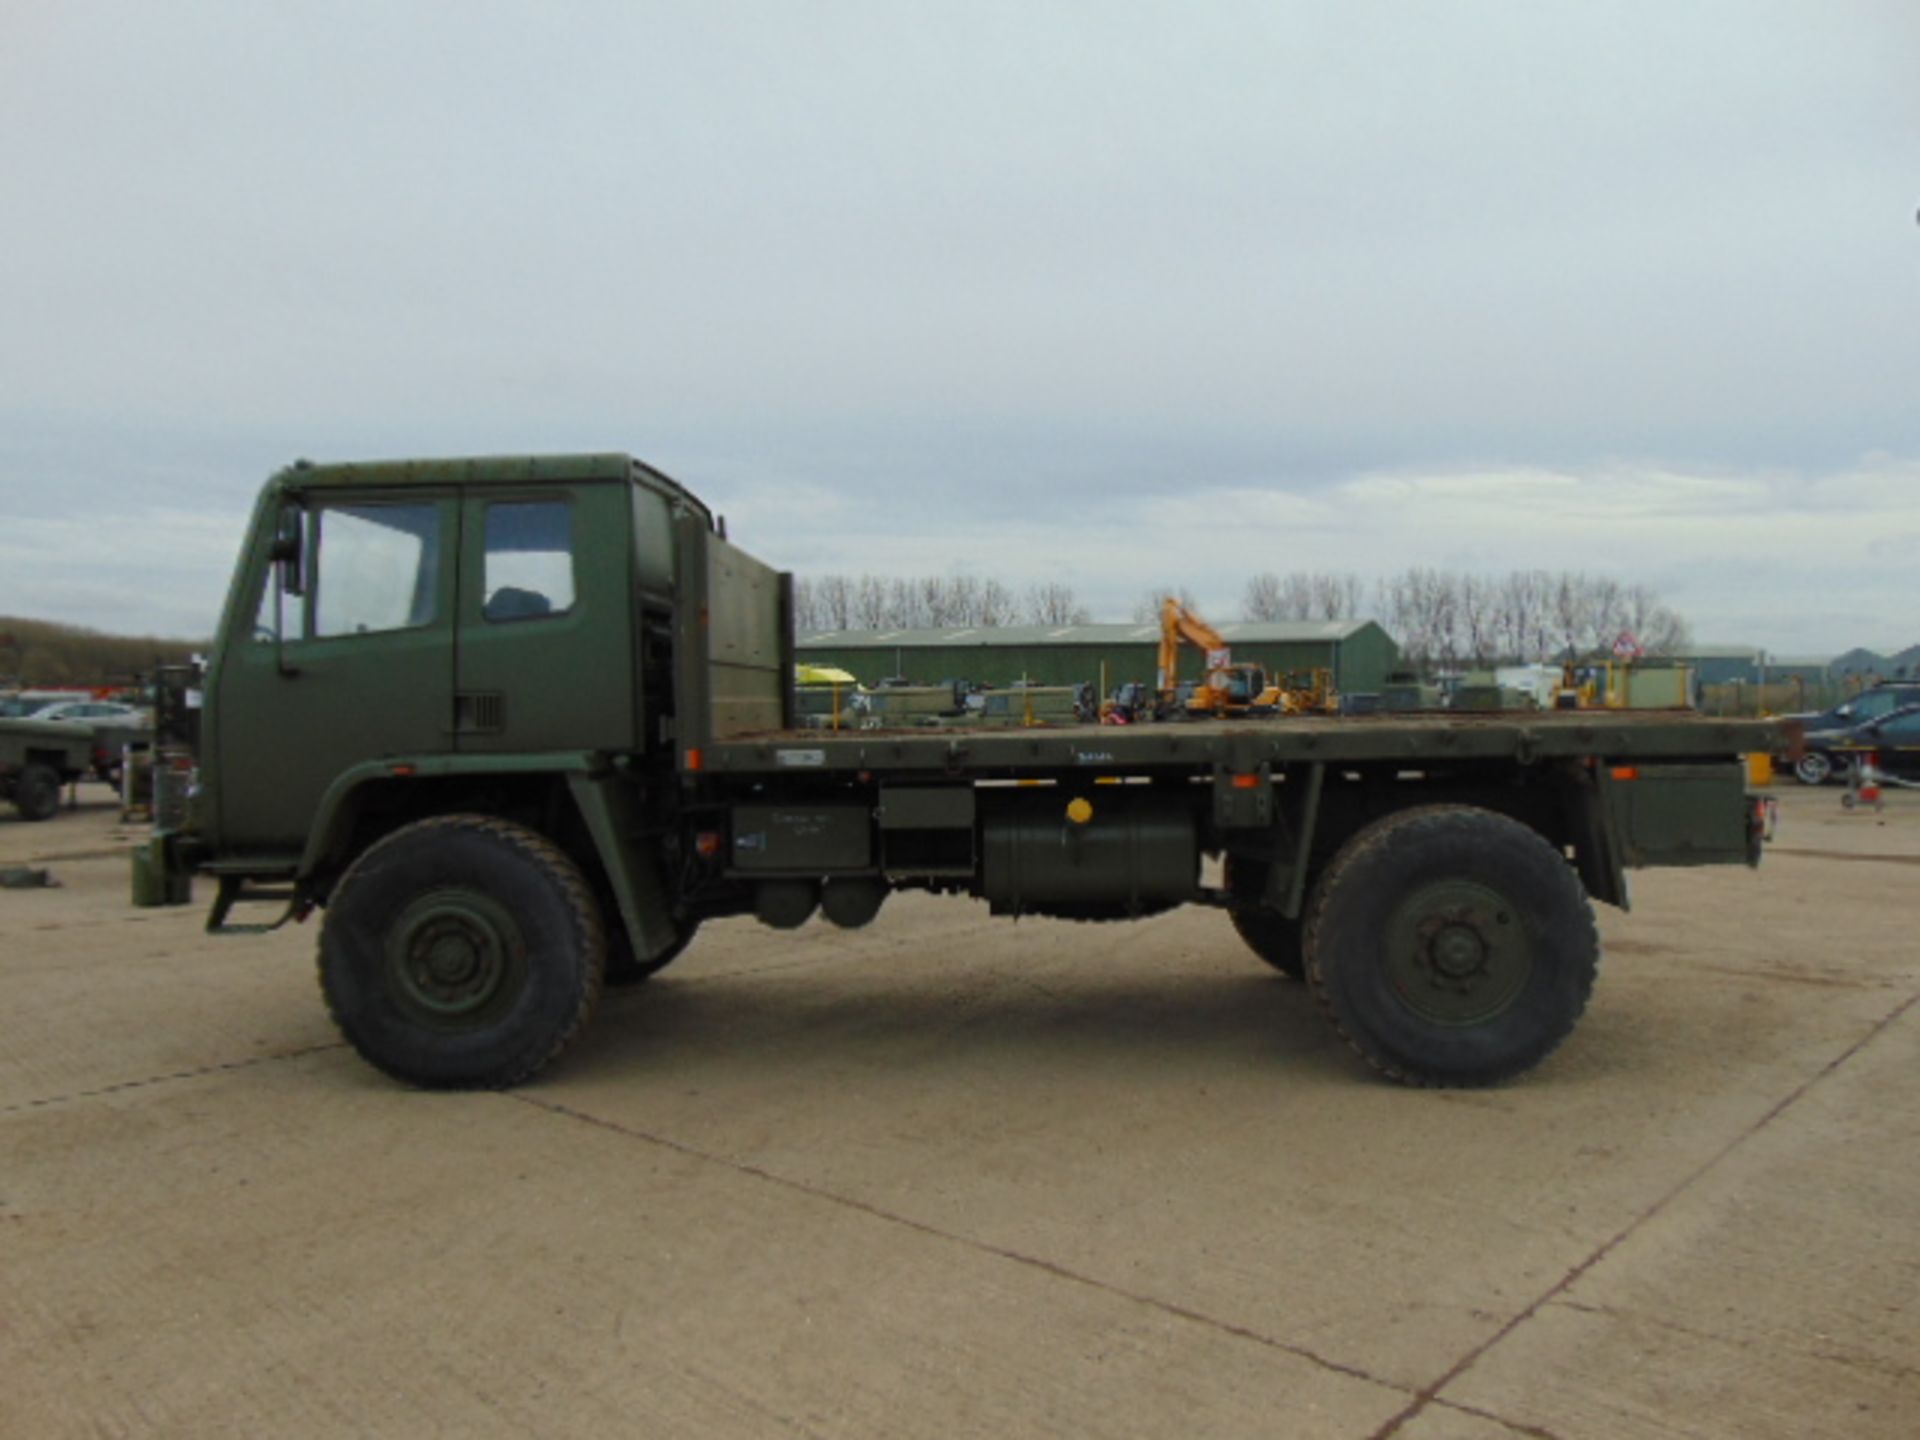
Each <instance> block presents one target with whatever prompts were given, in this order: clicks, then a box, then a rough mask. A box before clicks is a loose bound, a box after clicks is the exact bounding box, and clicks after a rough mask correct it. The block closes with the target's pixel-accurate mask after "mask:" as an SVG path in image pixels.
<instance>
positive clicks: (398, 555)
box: [213, 490, 459, 855]
mask: <svg viewBox="0 0 1920 1440" xmlns="http://www.w3.org/2000/svg"><path fill="white" fill-rule="evenodd" d="M458 526H459V505H458V500H457V496H456V495H455V493H454V492H453V491H451V490H448V491H440V492H430V491H417V490H409V491H406V492H404V493H401V494H396V493H395V492H394V491H393V490H384V491H380V492H377V493H375V492H369V493H365V494H356V493H353V492H347V491H339V492H335V491H328V492H326V493H325V494H324V495H319V496H313V497H310V498H309V500H308V501H307V502H306V503H305V504H297V503H291V502H290V503H289V506H288V508H287V511H286V513H285V515H284V517H283V520H282V526H281V529H282V532H283V533H285V534H287V535H289V536H295V537H297V541H296V543H297V548H298V554H299V555H300V557H301V561H300V565H299V568H298V571H297V572H294V573H297V574H298V576H299V583H298V584H297V585H296V586H294V587H292V588H291V590H290V588H289V587H288V585H287V584H286V583H285V581H286V576H287V574H288V573H289V571H288V567H285V566H281V567H275V568H267V567H261V568H262V570H263V571H264V573H263V574H261V575H260V577H259V582H258V585H257V590H256V603H257V609H256V612H255V615H256V618H255V621H254V624H253V627H252V633H251V635H250V636H249V637H241V636H238V635H235V636H232V637H230V639H229V642H228V644H227V646H226V648H225V650H224V651H223V653H222V655H221V658H220V665H219V670H218V673H217V674H216V675H215V676H214V677H213V684H214V687H215V690H214V704H215V706H216V713H217V714H219V715H220V716H221V717H244V723H240V722H239V721H238V720H237V719H236V720H233V721H229V720H227V719H225V718H223V719H222V721H221V723H220V724H219V726H218V730H217V735H216V737H215V740H214V744H215V747H216V749H215V756H216V765H217V771H216V773H217V777H218V804H219V807H220V821H221V833H222V836H223V842H224V843H225V844H226V845H227V846H230V847H231V848H234V849H236V850H248V851H255V852H258V853H263V854H272V855H286V854H298V853H299V851H300V849H301V847H302V845H303V844H304V842H305V840H306V835H307V827H308V825H309V824H310V823H311V820H312V817H313V814H314V811H315V809H316V808H317V807H318V805H319V802H320V797H321V796H322V795H323V794H324V793H325V791H326V788H327V786H329V785H330V784H332V783H333V780H334V778H335V777H336V776H338V775H339V774H340V772H341V771H343V770H345V769H347V768H348V767H350V766H352V765H356V764H359V763H361V762H363V761H366V760H375V759H382V758H386V757H391V756H400V755H430V754H434V753H436V752H444V751H446V750H447V749H449V748H450V745H451V739H452V737H451V733H450V732H451V728H452V727H451V719H452V714H453V700H452V696H453V668H454V667H453V639H454V596H455V575H454V563H453V562H454V558H455V555H456V553H457V551H456V540H457V535H458Z"/></svg>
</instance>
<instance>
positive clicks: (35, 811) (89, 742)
mask: <svg viewBox="0 0 1920 1440" xmlns="http://www.w3.org/2000/svg"><path fill="white" fill-rule="evenodd" d="M93 750H94V743H93V731H92V729H91V728H89V727H88V726H85V725H76V724H73V723H72V722H70V721H64V720H0V800H8V801H11V802H12V803H13V808H14V809H15V810H16V811H18V812H19V814H20V818H21V819H22V820H51V819H52V818H53V817H54V816H55V815H56V814H58V813H59V810H60V791H61V790H62V788H64V787H65V786H67V785H69V784H71V783H72V782H73V781H75V780H78V779H80V778H81V777H82V776H84V775H85V774H86V773H87V772H88V770H89V769H91V768H92V766H93V763H94V753H93Z"/></svg>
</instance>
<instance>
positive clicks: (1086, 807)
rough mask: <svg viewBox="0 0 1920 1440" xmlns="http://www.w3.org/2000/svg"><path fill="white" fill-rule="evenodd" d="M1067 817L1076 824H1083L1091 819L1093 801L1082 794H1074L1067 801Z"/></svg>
mask: <svg viewBox="0 0 1920 1440" xmlns="http://www.w3.org/2000/svg"><path fill="white" fill-rule="evenodd" d="M1067 819H1069V820H1071V821H1072V822H1073V823H1074V824H1076V825H1084V824H1086V823H1087V822H1088V821H1089V820H1091V819H1093V802H1092V801H1091V800H1089V799H1087V797H1086V796H1084V795H1076V796H1074V797H1073V799H1071V800H1069V801H1068V802H1067Z"/></svg>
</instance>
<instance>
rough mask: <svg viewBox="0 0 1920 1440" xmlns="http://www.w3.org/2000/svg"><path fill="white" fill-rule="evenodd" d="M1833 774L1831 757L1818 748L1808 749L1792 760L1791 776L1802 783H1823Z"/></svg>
mask: <svg viewBox="0 0 1920 1440" xmlns="http://www.w3.org/2000/svg"><path fill="white" fill-rule="evenodd" d="M1833 775H1834V764H1833V760H1832V758H1831V757H1830V756H1828V755H1825V754H1823V753H1822V752H1820V751H1818V750H1809V751H1807V753H1806V754H1804V755H1802V756H1801V757H1800V758H1799V759H1798V760H1796V761H1794V762H1793V778H1794V779H1796V780H1798V781H1799V782H1800V783H1801V784H1802V785H1824V784H1826V783H1827V781H1829V780H1831V779H1832V778H1833Z"/></svg>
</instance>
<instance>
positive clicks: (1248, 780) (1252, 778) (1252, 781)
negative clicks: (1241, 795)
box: [1233, 775, 1260, 790]
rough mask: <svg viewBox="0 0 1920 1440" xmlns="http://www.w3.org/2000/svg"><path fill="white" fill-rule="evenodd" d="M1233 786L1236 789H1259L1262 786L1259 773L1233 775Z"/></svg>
mask: <svg viewBox="0 0 1920 1440" xmlns="http://www.w3.org/2000/svg"><path fill="white" fill-rule="evenodd" d="M1233 788H1234V789H1236V790H1258V789H1259V788H1260V777H1259V776H1258V775H1236V776H1234V777H1233Z"/></svg>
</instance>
